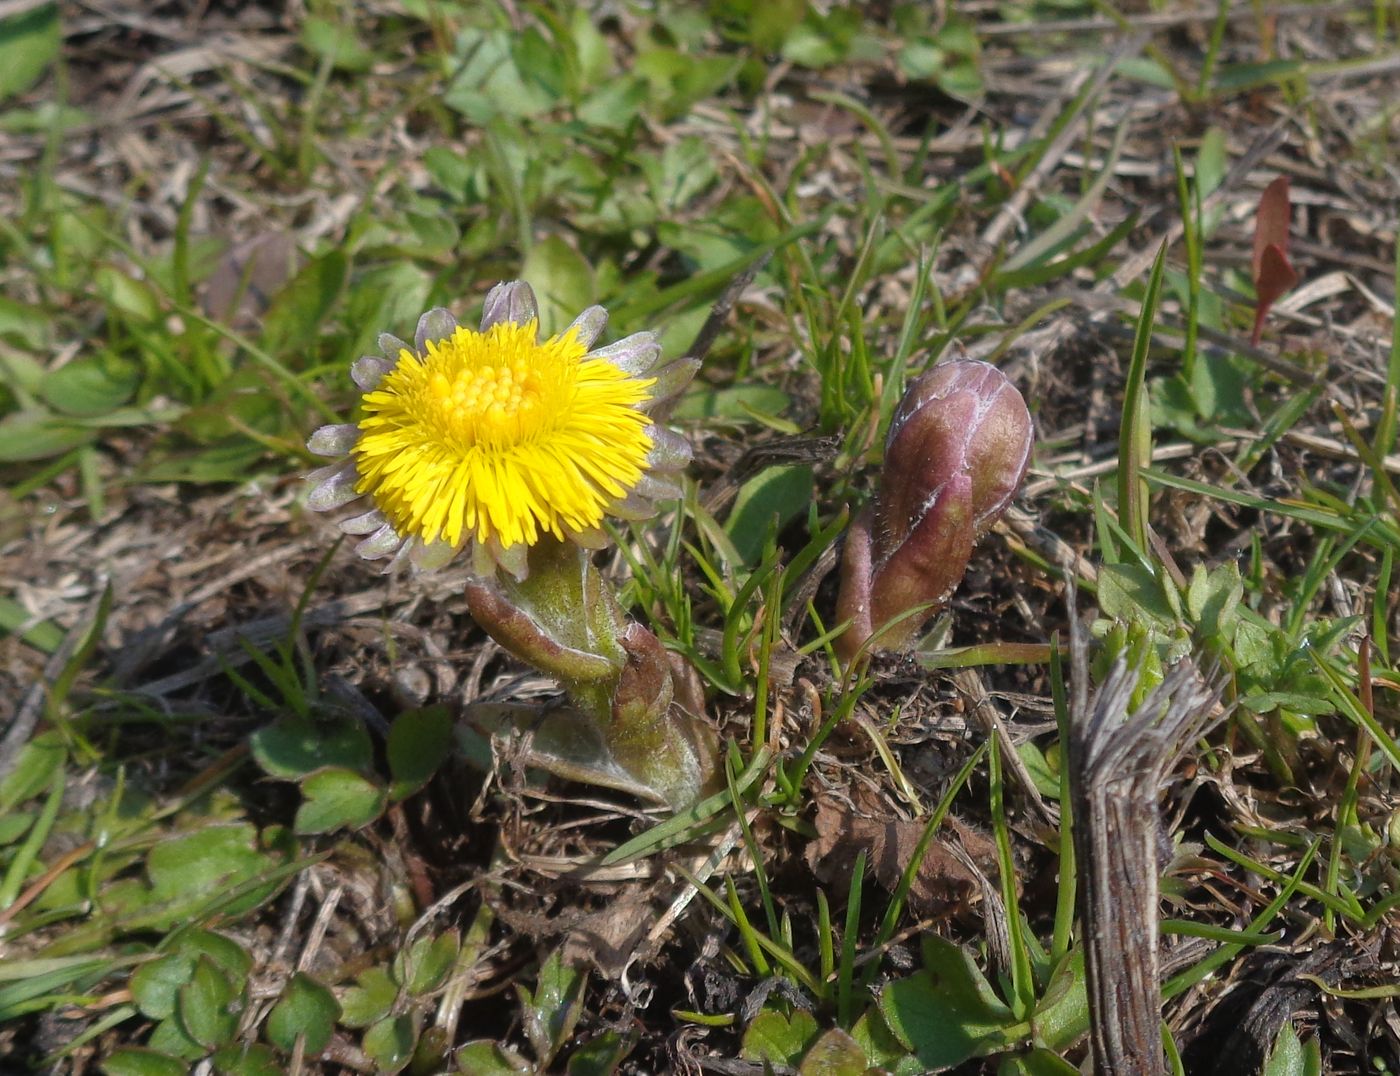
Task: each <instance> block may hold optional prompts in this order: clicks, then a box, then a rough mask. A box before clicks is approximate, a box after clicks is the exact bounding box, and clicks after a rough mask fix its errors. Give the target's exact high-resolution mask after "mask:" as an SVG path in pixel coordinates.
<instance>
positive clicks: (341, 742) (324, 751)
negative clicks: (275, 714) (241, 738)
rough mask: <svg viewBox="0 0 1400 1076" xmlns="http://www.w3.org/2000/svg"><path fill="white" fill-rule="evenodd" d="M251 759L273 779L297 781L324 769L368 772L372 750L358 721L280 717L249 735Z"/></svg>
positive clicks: (372, 756)
mask: <svg viewBox="0 0 1400 1076" xmlns="http://www.w3.org/2000/svg"><path fill="white" fill-rule="evenodd" d="M252 748H253V757H254V758H255V759H257V762H258V765H259V766H261V767H262V768H263V770H264V771H265V772H266V773H268V774H270V775H271V776H273V777H283V778H287V779H288V780H294V781H295V780H298V779H300V778H302V777H305V776H306V775H307V774H310V773H315V772H316V771H317V770H319V769H322V768H324V767H326V766H340V767H342V768H344V769H347V770H358V771H359V772H361V773H368V772H370V769H371V767H372V766H373V764H374V749H373V746H372V745H371V744H370V740H369V733H368V732H366V731H365V727H364V725H363V724H361V723H360V722H358V721H353V720H350V721H329V722H324V723H315V722H311V721H305V720H302V719H301V718H297V717H288V718H283V719H282V720H281V721H278V722H277V723H276V724H273V725H268V726H266V727H265V728H261V729H259V730H258V731H257V732H255V733H253V739H252Z"/></svg>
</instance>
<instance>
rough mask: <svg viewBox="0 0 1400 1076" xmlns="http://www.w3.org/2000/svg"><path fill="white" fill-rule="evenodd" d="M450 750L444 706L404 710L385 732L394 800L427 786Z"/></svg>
mask: <svg viewBox="0 0 1400 1076" xmlns="http://www.w3.org/2000/svg"><path fill="white" fill-rule="evenodd" d="M451 749H452V715H451V714H449V713H448V712H447V707H445V706H428V707H425V708H423V709H421V710H408V711H407V712H405V713H402V714H400V715H399V716H398V718H396V719H395V721H394V724H393V727H392V728H390V729H389V745H388V751H389V772H390V773H391V774H392V775H393V778H394V783H393V785H392V786H391V787H390V794H391V795H392V796H393V798H394V799H395V800H401V799H405V798H407V797H408V796H411V795H413V793H415V792H417V791H418V790H419V789H420V788H422V787H423V786H424V785H426V784H427V783H428V780H429V779H430V778H431V777H432V776H433V774H434V773H435V772H437V768H438V767H439V766H441V765H442V763H443V761H444V760H445V759H446V758H447V756H448V753H449V752H450V751H451Z"/></svg>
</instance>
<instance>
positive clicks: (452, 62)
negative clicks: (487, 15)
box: [442, 26, 558, 125]
mask: <svg viewBox="0 0 1400 1076" xmlns="http://www.w3.org/2000/svg"><path fill="white" fill-rule="evenodd" d="M514 37H515V34H514V32H513V31H510V30H504V29H500V30H498V29H489V30H488V29H481V28H478V27H475V26H467V27H464V28H463V29H462V31H461V32H460V33H458V35H457V40H456V42H455V47H454V48H453V54H452V55H451V56H444V57H443V58H442V63H443V65H444V68H445V70H446V72H449V73H451V74H453V75H455V77H454V78H453V79H452V81H451V83H450V84H449V85H448V87H447V89H446V91H445V92H444V93H443V94H442V103H443V104H445V105H446V106H447V107H448V108H451V109H455V110H456V111H458V112H460V113H461V114H462V115H463V116H465V117H467V119H469V120H471V121H472V123H474V124H482V125H485V124H487V123H489V122H490V121H491V120H493V119H495V118H496V117H497V116H510V117H520V116H537V115H539V114H540V113H542V112H547V111H548V110H549V109H551V108H553V107H554V106H555V105H556V104H557V103H558V98H557V96H556V94H555V92H554V91H553V90H551V89H550V88H549V87H548V85H547V84H544V83H542V82H541V81H540V80H537V79H534V78H532V77H530V76H529V74H528V73H527V72H524V71H522V70H521V68H520V66H519V64H518V63H517V60H516V56H515V54H514V50H513V49H512V47H511V45H512V42H513V40H514Z"/></svg>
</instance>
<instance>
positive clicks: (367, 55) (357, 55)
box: [301, 15, 374, 71]
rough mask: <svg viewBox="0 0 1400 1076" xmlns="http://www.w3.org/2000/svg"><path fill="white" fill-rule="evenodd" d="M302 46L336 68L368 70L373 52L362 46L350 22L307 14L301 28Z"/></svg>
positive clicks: (339, 69)
mask: <svg viewBox="0 0 1400 1076" xmlns="http://www.w3.org/2000/svg"><path fill="white" fill-rule="evenodd" d="M301 45H302V48H304V49H306V51H307V52H309V53H311V54H312V55H313V56H315V57H317V58H318V59H321V60H323V61H326V62H329V63H330V64H331V66H332V67H334V68H335V69H336V70H338V71H368V70H369V69H370V65H371V64H373V63H374V53H373V52H371V51H370V50H369V49H367V48H365V46H364V44H363V43H362V42H361V41H360V39H359V37H358V36H357V35H356V34H355V28H354V26H353V25H349V24H347V23H344V22H331V21H330V20H329V19H323V18H321V17H320V16H318V15H309V16H307V18H306V21H305V22H303V23H302V27H301Z"/></svg>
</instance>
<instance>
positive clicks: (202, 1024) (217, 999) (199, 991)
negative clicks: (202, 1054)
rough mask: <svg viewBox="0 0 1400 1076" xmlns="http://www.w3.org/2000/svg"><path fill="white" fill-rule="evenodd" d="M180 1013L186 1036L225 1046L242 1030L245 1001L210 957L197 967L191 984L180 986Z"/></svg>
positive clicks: (198, 962)
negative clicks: (240, 1018) (240, 1021)
mask: <svg viewBox="0 0 1400 1076" xmlns="http://www.w3.org/2000/svg"><path fill="white" fill-rule="evenodd" d="M177 999H178V1000H177V1002H176V1013H177V1015H178V1016H179V1018H180V1025H181V1027H183V1028H184V1029H185V1033H186V1034H187V1035H189V1037H190V1038H192V1039H194V1041H195V1042H197V1043H199V1044H200V1045H202V1046H206V1047H210V1048H213V1047H215V1046H222V1045H223V1044H224V1043H226V1042H228V1041H229V1040H230V1039H232V1038H233V1035H234V1032H236V1031H237V1030H238V1013H239V1010H240V1009H241V1008H242V999H241V998H240V997H238V996H237V994H236V993H235V991H234V988H233V984H232V983H230V982H229V981H228V977H227V976H226V975H224V973H223V972H222V971H220V970H219V967H218V965H217V964H215V963H214V961H212V960H210V959H209V958H208V957H207V956H201V957H200V958H199V959H198V960H197V961H196V962H195V966H194V974H193V975H192V976H191V977H190V981H189V982H187V983H185V985H184V986H182V987H180V992H179V994H178V995H177Z"/></svg>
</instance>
